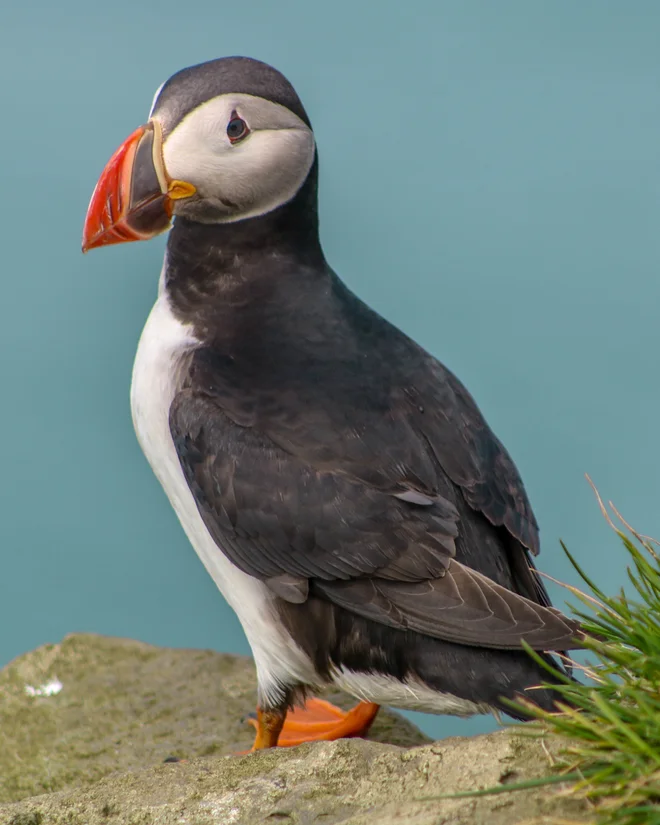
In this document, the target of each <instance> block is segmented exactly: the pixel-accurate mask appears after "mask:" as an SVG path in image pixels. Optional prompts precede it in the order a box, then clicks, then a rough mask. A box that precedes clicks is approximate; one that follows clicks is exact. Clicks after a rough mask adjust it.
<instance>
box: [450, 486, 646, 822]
mask: <svg viewBox="0 0 660 825" xmlns="http://www.w3.org/2000/svg"><path fill="white" fill-rule="evenodd" d="M596 496H597V497H598V502H599V504H600V507H601V510H602V512H603V515H604V516H605V518H606V519H607V521H608V524H609V525H610V526H611V527H612V529H613V530H614V531H615V532H616V534H617V535H618V537H619V538H620V540H621V542H622V543H623V547H624V549H625V552H626V554H627V556H628V557H629V565H628V568H627V573H628V579H629V581H630V585H631V586H632V589H631V588H630V587H628V589H629V593H627V592H626V591H625V589H624V588H621V590H620V592H619V593H618V594H617V595H615V596H607V595H606V594H605V593H603V591H602V590H601V589H600V588H599V587H598V586H597V585H596V584H595V583H594V581H593V580H592V579H591V578H590V577H589V576H588V575H587V574H586V573H585V572H584V570H582V568H581V567H580V566H579V564H578V563H577V562H576V560H575V559H574V558H573V556H572V555H571V554H570V553H569V552H568V550H567V549H566V547H565V546H564V545H563V544H562V547H563V548H564V551H565V552H566V554H567V555H568V558H569V559H570V561H571V563H572V564H573V566H574V567H575V569H576V570H577V572H578V573H579V575H580V577H581V578H582V580H583V581H584V583H585V586H586V587H585V592H583V591H581V590H578V589H577V588H573V587H569V588H568V589H569V590H570V591H571V592H572V593H573V595H574V596H576V597H577V598H578V599H579V601H580V605H579V606H578V607H575V606H572V607H571V609H572V611H573V613H574V614H575V615H576V616H577V617H578V618H579V619H580V620H581V622H582V625H583V627H584V630H585V631H586V632H587V634H590V638H589V639H588V641H586V643H585V648H586V649H587V650H588V651H589V654H590V658H591V659H592V660H595V661H592V662H591V663H590V665H589V666H588V667H584V666H582V665H579V664H577V663H575V662H574V663H573V664H574V667H575V668H576V669H579V670H581V671H582V672H583V677H584V682H582V683H577V682H573V681H571V680H569V679H567V678H566V677H565V676H563V674H561V673H559V672H558V671H555V670H552V671H551V672H552V673H553V674H554V676H555V677H556V678H557V679H559V680H561V681H562V682H563V684H559V685H555V684H550V683H548V684H546V685H545V686H546V687H549V688H552V689H554V690H556V691H557V693H558V697H557V704H558V705H559V707H560V708H561V710H562V712H561V713H555V714H553V713H548V712H546V711H543V710H541V709H539V708H538V707H537V706H535V705H532V704H531V703H527V702H524V703H523V702H520V703H517V706H518V707H522V708H524V710H525V711H526V712H527V713H529V714H530V715H531V716H533V717H534V718H535V721H533V722H531V723H526V724H519V725H516V727H517V728H518V729H519V730H520V731H521V732H523V733H528V734H530V735H533V736H543V737H548V736H554V737H559V738H560V741H561V742H562V743H563V744H562V747H561V750H560V758H559V760H557V761H556V762H555V764H554V766H553V768H552V769H549V775H547V776H545V777H541V778H540V779H534V780H530V781H527V782H519V783H511V784H507V785H498V786H496V787H494V788H487V789H485V790H482V791H475V792H472V793H471V792H467V793H461V794H456V796H481V795H487V794H493V793H497V794H501V793H508V792H510V791H516V790H523V789H527V788H533V787H542V786H545V785H550V784H558V783H565V784H564V787H565V788H566V790H564V791H562V792H563V793H569V794H573V795H576V796H580V797H582V798H584V799H586V800H588V802H589V804H590V806H591V810H592V814H593V816H592V817H591V820H592V821H593V822H594V823H597V824H598V825H660V553H659V552H658V551H657V550H656V548H657V547H658V546H659V544H658V542H657V541H655V540H654V539H650V538H648V537H647V536H642V535H640V534H639V533H638V532H637V531H635V530H634V529H633V528H632V527H630V525H629V524H627V523H626V522H625V521H624V519H623V518H622V517H621V516H620V515H619V513H618V512H617V510H616V508H615V507H614V506H613V505H612V503H611V502H610V505H609V506H610V508H611V511H612V513H613V515H614V516H615V517H616V518H617V520H618V522H619V523H620V525H621V527H619V526H617V525H616V524H615V523H614V521H613V520H612V517H611V516H610V514H609V513H608V511H607V509H606V508H605V506H604V505H603V502H602V501H601V499H600V497H599V496H598V493H597V492H596ZM527 651H528V653H529V654H530V656H532V657H534V658H535V659H536V661H538V662H539V664H541V665H542V666H543V667H544V668H545V669H546V670H551V669H550V668H549V666H548V665H547V663H545V662H544V660H543V659H541V658H540V657H539V656H538V654H537V653H535V652H534V651H533V650H531V649H530V648H527ZM510 704H512V705H513V704H516V703H510ZM448 796H454V795H448ZM553 821H554V822H556V823H557V825H573V823H571V822H569V821H567V820H565V819H556V820H552V819H544V820H543V822H544V823H547V825H550V823H552V822H553ZM582 822H584V820H582ZM575 825H579V823H575Z"/></svg>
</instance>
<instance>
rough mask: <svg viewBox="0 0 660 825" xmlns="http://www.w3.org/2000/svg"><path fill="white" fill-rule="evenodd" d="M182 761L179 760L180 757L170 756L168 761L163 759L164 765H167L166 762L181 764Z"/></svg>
mask: <svg viewBox="0 0 660 825" xmlns="http://www.w3.org/2000/svg"><path fill="white" fill-rule="evenodd" d="M180 761H181V760H180V759H179V757H178V756H168V757H167V759H163V763H165V762H180Z"/></svg>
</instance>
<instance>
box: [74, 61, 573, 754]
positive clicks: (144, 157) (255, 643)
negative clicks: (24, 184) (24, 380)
mask: <svg viewBox="0 0 660 825" xmlns="http://www.w3.org/2000/svg"><path fill="white" fill-rule="evenodd" d="M318 168H319V167H318V151H317V145H316V139H315V136H314V132H313V130H312V126H311V123H310V119H309V117H308V115H307V112H306V110H305V108H304V107H303V104H302V102H301V100H300V98H299V96H298V94H297V93H296V91H295V89H294V87H293V86H292V85H291V83H290V82H289V81H288V80H287V79H286V78H285V77H284V75H283V74H281V73H280V72H279V71H278V70H276V69H275V68H273V67H271V66H270V65H268V64H266V63H263V62H261V61H259V60H255V59H252V58H248V57H240V56H234V57H222V58H219V59H216V60H211V61H208V62H205V63H200V64H198V65H195V66H191V67H189V68H185V69H183V70H181V71H178V72H177V73H176V74H174V75H173V76H172V77H170V78H169V79H168V80H167V81H166V82H165V83H164V84H162V86H161V87H160V88H159V89H158V91H157V92H156V95H155V97H154V99H153V104H152V106H151V110H150V112H149V115H148V118H147V122H146V123H145V124H144V125H142V126H140V127H138V128H137V129H136V130H135V131H133V132H132V133H131V134H130V135H129V137H128V138H127V139H126V140H125V141H124V142H123V143H122V144H121V146H120V147H119V149H117V151H116V152H115V153H114V155H113V156H112V157H111V159H110V161H109V162H108V163H107V165H106V167H105V168H104V170H103V172H102V174H101V176H100V178H99V180H98V183H97V184H96V188H95V189H94V192H93V195H92V198H91V201H90V203H89V208H88V211H87V214H86V218H85V223H84V229H83V252H86V251H88V250H90V249H93V248H97V247H103V246H108V245H112V244H118V243H125V242H130V241H138V240H147V239H149V238H153V237H155V236H156V235H159V234H160V233H162V232H165V231H168V230H169V235H168V239H167V244H166V251H165V257H164V262H163V266H162V271H161V274H160V278H159V281H158V294H157V299H156V302H155V304H154V306H153V309H152V311H151V313H150V315H149V317H148V320H147V322H146V325H145V327H144V330H143V332H142V335H141V338H140V341H139V345H138V349H137V354H136V357H135V362H134V368H133V375H132V382H131V410H132V417H133V422H134V427H135V431H136V434H137V439H138V441H139V444H140V445H141V448H142V450H143V452H144V454H145V456H146V458H147V460H148V462H149V464H150V465H151V467H152V469H153V472H154V473H155V475H156V477H157V479H158V480H159V482H160V484H161V485H162V487H163V489H164V491H165V493H166V495H167V497H168V498H169V501H170V503H171V505H172V507H173V508H174V510H175V512H176V514H177V516H178V518H179V520H180V523H181V525H182V527H183V530H184V531H185V533H186V534H187V537H188V539H189V540H190V543H191V544H192V546H193V548H194V549H195V551H196V552H197V554H198V556H199V558H200V559H201V561H202V563H203V564H204V566H205V567H206V569H207V571H208V573H209V574H210V575H211V577H212V578H213V580H214V582H215V584H216V585H217V587H218V589H219V590H220V592H221V593H222V595H223V596H224V598H225V599H226V601H227V602H228V603H229V605H230V606H231V607H232V608H233V610H234V611H235V612H236V614H237V616H238V619H239V620H240V623H241V625H242V627H243V630H244V632H245V635H246V637H247V640H248V642H249V645H250V647H251V650H252V653H253V656H254V661H255V665H256V673H257V711H256V714H255V715H254V716H255V718H254V722H253V724H254V727H255V728H256V736H255V741H254V745H253V749H254V750H260V749H263V748H269V747H274V746H278V745H279V746H288V745H296V744H299V743H300V742H307V741H315V740H323V739H325V740H329V739H337V738H341V737H350V736H362V735H365V734H366V732H367V731H368V729H369V726H370V725H371V723H372V722H373V719H374V718H375V716H376V714H377V713H378V710H379V708H380V706H381V705H388V706H393V707H397V708H403V709H412V710H421V711H425V712H428V713H436V714H449V715H456V716H471V715H474V714H478V713H494V714H496V715H497V714H498V713H499V712H501V711H504V712H506V713H509V714H510V715H512V716H514V717H515V718H519V719H525V718H528V714H527V713H526V711H525V710H524V709H523V708H521V707H519V706H518V707H517V708H513V709H512V707H511V705H510V702H511V701H512V700H517V699H521V698H522V699H526V700H527V701H531V702H533V703H534V704H535V705H537V706H538V707H540V708H543V709H545V710H548V711H551V712H553V711H555V710H556V707H557V706H556V699H557V691H556V690H555V689H554V688H553V686H552V682H553V680H554V681H557V682H560V681H561V680H562V679H563V678H565V676H564V674H561V673H560V674H559V675H558V674H556V673H555V675H549V674H548V673H547V672H546V671H545V669H544V667H543V666H542V665H541V663H540V662H539V661H537V660H536V658H535V657H532V656H530V655H529V652H528V651H527V650H525V649H524V646H525V645H528V646H529V647H531V648H532V649H534V650H536V651H538V652H539V656H540V658H541V661H543V660H545V661H547V662H548V663H549V664H552V665H554V667H555V668H556V669H557V670H559V671H561V670H562V669H564V665H563V664H562V662H563V657H562V652H563V651H566V650H571V649H575V648H576V647H580V646H581V640H582V639H583V634H582V630H581V628H580V625H579V623H578V622H577V621H576V620H574V619H572V618H570V617H568V616H566V615H565V614H563V613H562V612H561V611H560V610H558V609H557V608H555V607H553V606H552V604H551V602H550V599H549V597H548V593H547V591H546V588H545V587H544V584H543V581H542V579H541V577H540V574H539V572H538V570H537V568H536V566H535V563H534V560H533V559H534V556H536V555H537V554H538V552H539V548H540V545H539V528H538V523H537V521H536V519H535V516H534V513H533V511H532V508H531V505H530V502H529V500H528V497H527V494H526V492H525V489H524V486H523V483H522V480H521V478H520V475H519V472H518V470H517V468H516V466H515V464H514V462H513V460H512V458H511V457H510V455H509V453H508V452H507V450H506V449H505V447H504V446H503V445H502V443H501V442H500V441H499V440H498V439H497V437H496V436H495V435H494V433H493V432H492V431H491V429H490V428H489V426H488V424H487V423H486V421H485V419H484V417H483V415H482V413H481V412H480V410H479V408H478V406H477V404H476V402H475V400H474V399H473V397H472V396H471V395H470V394H469V392H468V390H467V389H466V388H465V387H464V386H463V384H462V383H461V382H460V381H459V379H458V378H457V377H456V376H455V375H454V374H453V373H452V372H451V371H450V370H449V369H447V368H446V367H445V366H443V364H441V363H440V361H438V360H437V359H436V358H435V357H434V356H433V355H431V354H430V353H428V352H427V351H426V350H425V349H423V348H422V347H421V346H420V345H419V344H417V343H416V342H415V341H414V340H413V339H412V338H411V337H409V336H408V335H407V334H405V333H404V332H403V331H402V330H400V329H399V328H397V327H396V326H394V325H393V324H391V323H390V322H388V321H387V320H386V319H384V318H383V317H382V316H381V315H379V314H378V313H377V312H375V311H374V310H373V309H371V308H370V307H369V306H367V305H366V304H365V303H364V302H363V301H362V300H361V299H360V298H359V297H358V296H357V295H356V294H354V292H352V291H351V290H350V289H349V287H348V286H347V285H346V284H345V283H344V282H343V281H342V280H341V279H340V277H339V276H338V275H337V274H336V273H335V272H334V270H333V269H332V268H331V266H330V264H329V263H328V262H327V260H326V257H325V254H324V252H323V248H322V245H321V240H320V233H319V216H318ZM429 266H430V267H431V266H432V261H430V262H429ZM154 280H155V278H154ZM328 686H331V687H332V688H333V689H334V688H339V689H342V690H344V691H346V692H348V693H349V694H351V695H352V696H353V697H355V698H356V699H357V700H358V702H357V704H356V705H355V707H353V708H352V709H350V710H348V711H342V710H340V709H339V708H336V707H335V706H334V705H332V704H330V703H329V702H326V701H325V700H323V699H321V698H319V697H318V694H319V693H320V692H321V691H322V690H323V689H324V688H326V687H328Z"/></svg>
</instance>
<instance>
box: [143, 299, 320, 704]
mask: <svg viewBox="0 0 660 825" xmlns="http://www.w3.org/2000/svg"><path fill="white" fill-rule="evenodd" d="M197 346H198V342H197V341H196V339H195V338H194V337H193V335H192V333H191V330H190V328H189V327H187V326H184V325H183V324H182V323H180V322H179V321H178V320H177V319H176V318H175V317H174V315H173V314H172V312H171V310H170V308H169V302H168V299H167V295H166V294H165V293H164V292H162V291H161V293H160V294H159V297H158V300H157V301H156V304H155V305H154V307H153V309H152V311H151V314H150V315H149V318H148V320H147V323H146V325H145V328H144V331H143V332H142V336H141V338H140V344H139V346H138V351H137V355H136V357H135V364H134V366H133V380H132V384H131V411H132V414H133V424H134V426H135V432H136V434H137V438H138V441H139V442H140V446H141V447H142V450H143V451H144V454H145V456H146V457H147V460H148V461H149V464H150V465H151V467H152V469H153V471H154V473H155V474H156V477H157V478H158V480H159V481H160V483H161V484H162V486H163V489H164V490H165V493H166V494H167V497H168V498H169V500H170V503H171V504H172V507H173V508H174V510H175V512H176V514H177V516H178V517H179V521H180V522H181V525H182V527H183V529H184V530H185V532H186V535H187V536H188V538H189V540H190V543H191V544H192V546H193V547H194V548H195V551H196V552H197V555H198V556H199V558H200V559H201V560H202V562H203V564H204V566H205V567H206V569H207V571H208V572H209V574H210V575H211V577H212V578H213V580H214V581H215V583H216V585H217V587H218V589H219V590H220V592H221V593H222V595H223V596H224V597H225V599H226V600H227V602H229V604H230V605H231V607H232V608H233V609H234V611H235V612H236V614H237V615H238V618H239V620H240V622H241V624H242V626H243V629H244V631H245V635H246V636H247V639H248V642H249V643H250V647H251V648H252V652H253V655H254V659H255V664H256V667H257V676H258V680H259V694H260V698H261V699H266V698H268V699H270V700H271V701H273V702H276V701H277V700H278V699H281V698H282V696H281V694H282V691H281V685H291V684H292V682H293V683H295V682H300V683H303V684H309V685H314V684H316V683H317V682H318V676H317V675H316V672H315V669H314V667H313V665H312V663H311V661H310V660H309V658H308V657H307V656H306V655H305V654H304V653H303V651H302V650H301V649H300V648H299V647H298V646H297V645H296V644H295V642H294V641H293V640H292V639H291V637H290V636H289V634H288V633H287V632H286V631H285V630H284V629H283V628H282V626H281V624H280V622H279V621H278V617H277V615H276V613H275V609H274V607H273V599H272V595H271V593H270V591H269V590H268V589H267V588H266V586H265V585H264V584H263V583H262V582H260V581H258V580H257V579H255V578H253V577H252V576H248V575H247V574H245V573H243V572H242V571H240V570H239V569H238V568H237V567H235V566H234V565H233V564H232V563H231V562H230V561H229V559H228V558H227V556H225V554H224V553H223V552H222V551H221V550H220V548H219V547H218V546H217V545H216V543H215V542H214V540H213V539H212V537H211V535H210V534H209V532H208V530H207V529H206V527H205V525H204V522H203V521H202V518H201V516H200V515H199V512H198V510H197V505H196V504H195V500H194V499H193V496H192V493H191V492H190V490H189V488H188V484H187V482H186V480H185V478H184V475H183V471H182V469H181V465H180V464H179V459H178V456H177V454H176V450H175V448H174V443H173V441H172V437H171V434H170V428H169V410H170V405H171V403H172V399H173V398H174V395H175V393H176V391H177V388H178V383H179V377H180V376H179V373H180V371H181V366H182V361H183V360H184V359H185V356H186V355H187V354H189V353H190V352H191V351H192V350H194V349H195V348H196V347H197Z"/></svg>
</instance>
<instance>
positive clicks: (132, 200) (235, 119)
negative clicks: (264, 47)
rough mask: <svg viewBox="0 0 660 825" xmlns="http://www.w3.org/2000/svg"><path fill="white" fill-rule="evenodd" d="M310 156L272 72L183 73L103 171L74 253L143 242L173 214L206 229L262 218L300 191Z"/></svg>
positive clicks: (241, 63) (301, 126) (227, 67)
mask: <svg viewBox="0 0 660 825" xmlns="http://www.w3.org/2000/svg"><path fill="white" fill-rule="evenodd" d="M315 152H316V148H315V143H314V135H313V133H312V129H311V125H310V123H309V119H308V117H307V114H306V113H305V110H304V108H303V105H302V103H301V102H300V99H299V98H298V95H297V94H296V92H295V90H294V88H293V86H291V84H290V83H289V81H288V80H287V79H286V78H285V77H284V76H283V75H282V74H280V72H278V71H277V70H276V69H273V68H272V67H271V66H268V65H267V64H266V63H261V62H260V61H258V60H252V59H250V58H247V57H225V58H221V59H219V60H211V61H209V62H207V63H201V64H199V65H197V66H192V67H190V68H188V69H183V70H182V71H180V72H177V74H175V75H173V76H172V77H171V78H170V79H169V80H167V81H166V82H165V83H163V84H162V86H161V87H160V88H159V89H158V91H157V92H156V95H155V97H154V100H153V104H152V107H151V111H150V113H149V118H148V121H147V123H146V124H145V125H143V126H140V127H139V128H138V129H136V130H135V131H134V132H133V133H132V134H131V135H130V136H129V137H128V138H127V139H126V140H125V141H124V143H122V145H121V146H120V147H119V148H118V149H117V151H116V152H115V153H114V155H113V156H112V157H111V158H110V160H109V161H108V163H107V165H106V167H105V169H104V170H103V172H102V174H101V177H100V178H99V181H98V183H97V184H96V188H95V189H94V193H93V195H92V199H91V201H90V204H89V208H88V211H87V217H86V219H85V227H84V231H83V242H82V248H83V252H87V251H88V250H89V249H93V248H94V247H97V246H107V245H109V244H115V243H124V242H127V241H138V240H146V239H148V238H152V237H154V236H155V235H158V234H160V233H161V232H164V231H165V230H167V229H168V228H169V227H170V225H171V221H172V218H173V217H174V216H182V217H185V218H188V219H190V220H194V221H198V222H200V223H207V224H208V223H232V222H236V221H242V220H246V219H248V218H254V217H257V216H259V215H264V214H266V213H268V212H272V211H274V210H275V209H277V208H278V207H281V206H283V205H284V204H286V203H288V202H289V201H291V200H292V199H293V198H294V197H295V195H296V193H297V192H298V191H299V190H300V189H301V187H302V186H303V184H304V183H305V181H306V179H307V177H308V175H309V173H310V170H311V169H312V166H313V164H314V157H315Z"/></svg>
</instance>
